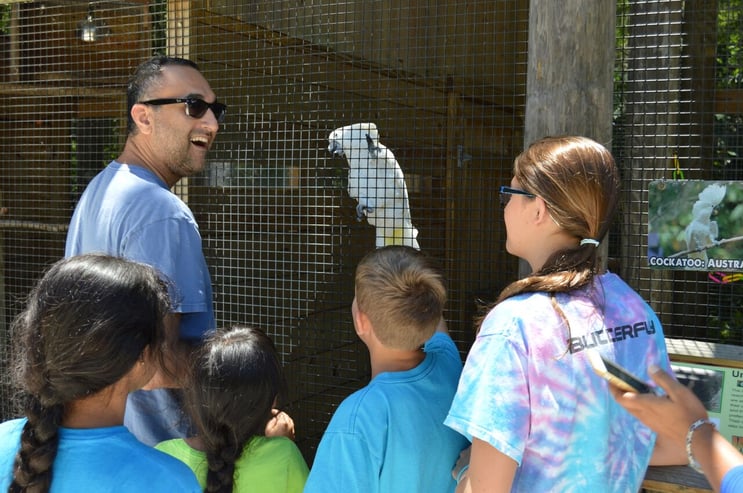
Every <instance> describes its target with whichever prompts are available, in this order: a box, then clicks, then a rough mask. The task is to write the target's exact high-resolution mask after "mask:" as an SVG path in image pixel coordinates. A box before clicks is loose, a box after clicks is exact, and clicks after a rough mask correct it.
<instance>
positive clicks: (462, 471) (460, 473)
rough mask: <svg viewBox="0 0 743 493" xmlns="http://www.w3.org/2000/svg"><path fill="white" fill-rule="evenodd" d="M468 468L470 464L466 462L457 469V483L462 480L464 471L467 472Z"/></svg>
mask: <svg viewBox="0 0 743 493" xmlns="http://www.w3.org/2000/svg"><path fill="white" fill-rule="evenodd" d="M469 468H470V465H469V464H466V465H465V466H464V467H462V468H461V469H460V470H459V473H458V474H457V484H459V482H460V481H462V477H463V476H464V473H466V472H467V469H469Z"/></svg>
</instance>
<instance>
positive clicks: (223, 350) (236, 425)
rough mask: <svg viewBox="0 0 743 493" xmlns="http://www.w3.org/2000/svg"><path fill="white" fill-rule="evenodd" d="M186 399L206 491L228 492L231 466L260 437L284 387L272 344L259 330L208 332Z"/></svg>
mask: <svg viewBox="0 0 743 493" xmlns="http://www.w3.org/2000/svg"><path fill="white" fill-rule="evenodd" d="M191 378H192V381H191V382H190V384H189V385H188V389H187V393H186V396H187V397H186V398H187V405H188V408H189V410H190V415H191V417H192V419H193V421H194V424H195V425H196V428H197V430H198V433H199V437H200V438H201V439H202V442H203V446H204V450H205V452H206V457H207V461H208V463H209V468H208V472H207V476H206V490H205V491H208V492H225V493H231V492H232V489H233V484H234V472H235V462H236V461H237V459H239V458H240V455H241V454H242V452H243V449H244V448H245V446H246V445H247V444H248V442H250V439H251V438H253V437H254V436H257V435H263V434H264V432H265V429H266V424H267V423H268V421H269V420H270V418H271V416H272V415H271V409H272V408H273V407H274V404H275V401H276V399H277V398H278V397H279V396H280V395H282V394H283V392H284V391H285V388H286V384H285V381H284V376H283V371H282V368H281V361H280V360H279V356H278V354H277V352H276V347H275V346H274V344H273V341H271V339H270V338H269V337H268V336H267V335H266V334H265V333H264V332H262V331H261V330H258V329H255V328H251V327H233V328H231V329H226V330H218V331H216V332H214V333H212V334H211V335H210V336H209V337H208V338H207V339H206V340H205V341H204V343H203V345H202V346H201V348H200V349H199V350H198V351H197V354H196V358H195V360H194V365H193V369H192V372H191Z"/></svg>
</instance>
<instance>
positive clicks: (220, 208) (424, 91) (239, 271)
mask: <svg viewBox="0 0 743 493" xmlns="http://www.w3.org/2000/svg"><path fill="white" fill-rule="evenodd" d="M741 8H742V7H741V4H740V2H738V1H733V0H718V1H716V2H703V1H701V0H700V1H691V2H690V1H686V2H682V1H680V0H679V1H662V2H661V1H656V2H653V1H642V2H640V1H636V2H635V1H622V2H618V8H617V57H616V69H615V108H614V110H615V113H614V140H613V152H614V154H615V156H616V157H617V159H618V162H619V163H620V166H621V168H622V172H623V180H624V182H623V184H624V190H625V191H624V194H625V200H624V201H623V206H622V207H623V209H622V215H621V221H620V222H619V223H618V224H617V226H616V227H615V229H614V231H613V233H612V237H611V247H610V257H611V262H610V267H611V268H613V269H615V270H618V271H619V272H620V273H621V274H622V276H623V277H624V278H625V279H626V280H627V281H628V282H629V283H630V284H631V285H633V286H634V287H636V288H637V289H638V290H640V292H641V293H642V294H643V296H645V298H646V299H648V300H649V301H650V302H651V304H652V305H653V307H654V308H655V309H656V311H658V313H659V315H660V317H661V320H662V322H663V323H664V325H665V326H666V327H667V329H666V332H668V333H670V334H676V335H681V336H684V337H694V338H706V339H709V340H716V341H722V340H724V341H728V342H731V341H732V342H734V343H738V340H739V339H740V329H741V323H740V318H741V315H740V312H739V310H740V308H739V307H740V305H741V292H740V291H739V289H740V286H739V284H735V283H726V284H720V283H716V282H714V281H712V280H710V278H709V277H708V276H707V273H704V272H669V271H663V270H654V269H650V268H649V266H648V264H647V261H646V249H647V241H648V240H647V229H646V228H647V226H646V224H647V200H648V199H647V188H648V183H649V181H651V180H654V179H662V178H668V179H671V178H673V176H672V174H671V173H672V171H674V169H675V167H672V163H673V162H674V161H673V156H678V162H679V163H680V164H679V167H680V168H681V169H683V171H684V173H685V174H686V176H687V178H688V177H694V178H699V179H725V180H736V179H738V175H737V168H738V165H739V163H740V158H739V156H740V146H741V136H740V135H741V134H740V132H741V113H742V111H741V104H743V98H742V97H741V75H740V74H741V70H742V69H743V63H742V60H741V51H740V48H739V46H740V45H741V43H740V39H739V37H740V34H739V33H740V32H743V29H742V28H743V26H742V25H741V23H742V22H743V19H741V16H742V15H743V12H741ZM0 12H2V17H1V18H0V20H1V24H0V32H1V33H2V35H1V36H0V41H1V43H2V44H1V45H0V46H1V49H2V57H1V58H0V63H2V64H3V67H2V69H3V70H0V88H2V91H3V93H4V96H5V102H6V105H8V107H7V109H6V111H5V112H4V115H3V117H2V118H1V119H0V125H2V132H0V146H1V147H0V149H2V151H3V155H4V156H5V159H4V161H3V164H2V165H0V166H1V170H2V171H1V172H0V280H1V281H2V282H0V334H2V336H3V337H4V338H5V340H4V344H3V345H2V347H3V349H4V351H5V355H6V356H7V354H8V352H7V348H8V344H7V340H8V337H7V336H8V334H9V331H10V323H11V320H12V319H13V317H14V316H15V315H16V314H17V313H18V311H19V310H20V308H21V307H22V305H23V300H24V297H25V296H26V294H27V293H28V291H29V290H30V288H31V286H32V285H33V283H34V281H35V280H36V279H37V278H38V276H39V275H40V273H41V272H42V271H43V269H44V268H45V267H46V266H47V265H49V264H50V263H52V262H53V261H55V260H56V259H58V258H60V257H61V256H62V255H63V253H64V243H65V236H66V230H67V224H68V222H69V219H70V216H71V214H72V210H73V208H74V206H75V203H76V201H77V199H78V198H79V196H80V194H81V193H82V190H83V189H84V187H85V185H86V184H87V182H88V181H89V180H90V179H91V177H92V176H94V175H95V174H96V173H97V172H98V171H99V170H100V169H102V168H103V167H104V166H106V164H107V163H108V162H109V161H110V160H111V159H113V158H115V157H116V156H117V155H118V153H119V151H120V149H121V146H122V144H123V141H124V139H125V134H126V114H125V113H126V101H125V91H126V82H127V78H128V77H129V76H130V75H131V73H132V72H133V70H134V68H135V67H136V66H137V65H138V64H139V63H140V62H141V61H143V60H144V59H146V58H147V57H149V56H150V55H151V54H153V53H155V52H159V53H167V54H168V55H173V56H182V57H186V58H189V59H191V60H194V61H195V62H196V63H198V65H199V66H200V68H201V70H202V72H203V73H204V75H205V76H206V78H207V80H208V81H209V83H210V85H211V87H212V89H213V90H214V92H215V93H216V94H217V97H218V99H219V100H220V101H221V102H224V103H225V104H227V106H228V113H227V119H226V121H225V123H224V125H222V126H221V128H220V131H219V135H218V137H217V140H216V143H215V145H214V146H213V148H212V149H211V151H210V154H209V161H208V165H207V169H205V170H204V172H203V173H201V174H199V175H197V176H194V177H192V178H189V179H188V180H182V181H181V182H179V183H178V185H177V186H176V187H175V192H176V193H177V194H178V195H179V196H180V197H181V198H182V199H183V200H184V201H185V202H186V203H187V204H188V205H189V207H190V208H191V209H192V210H193V212H194V214H195V216H196V219H197V222H198V224H199V228H200V231H201V235H202V238H203V244H204V249H205V254H206V257H207V261H208V264H209V267H210V270H211V276H212V282H213V285H214V296H215V299H214V303H215V313H216V316H217V323H218V325H219V326H230V325H239V324H248V325H254V326H258V327H260V328H263V329H265V330H266V331H267V332H268V333H269V334H270V335H271V337H272V338H273V339H274V341H275V343H276V345H277V347H278V349H279V351H280V353H281V356H282V359H283V363H284V366H285V370H286V373H287V376H288V379H289V388H290V393H289V396H288V399H287V401H288V402H287V406H288V409H289V412H290V414H291V415H292V417H293V418H294V420H295V421H296V423H297V430H298V439H297V441H298V444H299V445H300V448H301V449H302V451H303V453H304V454H305V456H306V457H307V459H308V462H310V463H311V460H312V457H313V455H314V450H315V447H316V446H317V443H318V441H319V438H320V436H321V435H322V432H323V431H324V429H325V427H326V425H327V423H328V421H329V419H330V416H331V415H332V413H333V410H334V409H335V407H336V406H337V405H338V403H339V402H340V401H341V400H342V399H343V398H344V397H345V396H347V395H348V394H349V393H351V392H352V391H353V390H355V389H357V388H359V387H360V386H362V385H364V383H366V381H368V378H369V363H368V355H367V353H366V350H365V348H364V347H363V344H362V343H361V342H360V341H358V339H357V337H356V335H355V332H354V329H353V324H352V320H351V316H350V305H351V302H352V300H353V274H354V268H355V265H356V263H357V262H358V261H359V260H360V258H361V257H362V256H363V255H364V254H365V253H366V252H368V251H370V250H371V249H373V248H375V247H376V246H377V245H378V241H379V238H378V237H379V232H378V231H377V228H375V226H374V225H372V224H370V221H369V217H370V216H369V215H366V216H364V215H363V214H361V215H359V213H358V209H357V206H358V205H359V202H360V201H359V200H358V197H356V198H354V197H352V195H351V194H350V193H349V192H350V186H352V185H353V179H354V177H353V175H352V173H350V171H351V170H350V167H349V160H348V159H347V158H346V157H344V156H341V155H339V154H337V153H333V152H332V148H329V147H331V142H329V136H330V134H331V133H332V132H333V131H334V130H336V129H339V128H341V127H345V126H348V125H354V124H361V123H363V124H374V126H375V127H376V130H377V140H376V141H375V145H376V146H384V147H385V148H386V149H388V150H389V151H390V152H391V153H393V154H394V159H395V161H396V162H397V165H398V166H399V171H400V173H401V174H402V175H403V176H404V183H405V190H406V193H407V196H408V204H407V205H408V208H409V213H410V221H411V222H412V226H413V227H414V228H415V230H417V234H416V235H415V240H416V241H417V243H418V244H419V246H420V248H421V250H423V251H425V252H426V253H427V254H429V255H431V256H433V257H435V258H436V259H437V260H438V261H439V262H440V264H441V265H442V266H443V267H444V269H445V272H446V274H447V279H448V290H449V302H448V305H447V310H446V317H447V320H448V323H449V329H450V332H451V333H452V336H453V338H454V339H455V341H456V342H457V344H458V345H459V349H460V351H461V353H462V355H463V356H464V355H465V354H466V352H467V350H468V348H469V345H470V344H471V342H472V340H473V337H474V330H473V317H474V316H475V315H476V314H477V311H478V306H479V304H480V302H481V301H482V302H487V301H490V300H493V299H494V298H495V297H496V296H497V294H498V292H499V291H500V290H501V289H502V288H503V287H504V286H505V285H506V284H508V283H509V282H511V281H512V280H514V279H515V278H516V277H517V275H518V269H519V266H518V261H517V259H515V258H513V257H511V256H510V255H508V254H507V253H506V252H505V249H504V247H503V245H504V241H505V230H504V227H503V223H502V220H501V213H500V210H499V207H498V198H497V191H498V186H499V185H501V184H508V183H509V180H510V178H511V167H512V162H513V158H514V157H515V156H516V154H518V152H519V151H520V150H521V149H522V148H523V146H524V114H525V107H526V93H527V91H526V84H527V55H528V35H529V29H530V27H529V2H528V1H526V0H498V1H493V0H473V1H468V2H464V3H462V2H448V1H437V2H393V1H389V0H380V1H367V2H356V1H350V0H336V1H326V0H309V1H308V0H305V1H291V0H288V1H283V2H272V1H259V0H252V1H247V2H246V1H237V0H234V1H230V0H193V1H176V0H171V1H165V0H156V1H152V2H148V1H145V0H130V1H123V0H122V1H119V0H110V1H91V2H78V1H73V0H57V1H53V0H51V1H45V2H22V3H21V2H19V3H14V2H11V3H5V4H3V5H0ZM361 145H362V146H364V145H367V143H366V142H361ZM669 163H671V164H669ZM349 181H351V183H349ZM382 241H384V239H382ZM4 359H5V358H4ZM2 373H3V387H2V392H3V399H2V402H3V403H4V404H3V405H2V406H3V407H2V409H0V411H1V414H2V415H3V417H5V418H7V417H10V416H12V415H13V413H14V410H13V409H12V400H11V399H7V398H5V396H9V395H11V389H10V386H9V373H10V372H9V366H8V364H7V363H6V364H5V366H4V368H3V372H2Z"/></svg>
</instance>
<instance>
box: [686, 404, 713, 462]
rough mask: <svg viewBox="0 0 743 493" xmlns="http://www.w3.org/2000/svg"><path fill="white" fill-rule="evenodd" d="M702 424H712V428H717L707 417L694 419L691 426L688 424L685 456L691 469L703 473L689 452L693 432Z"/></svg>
mask: <svg viewBox="0 0 743 493" xmlns="http://www.w3.org/2000/svg"><path fill="white" fill-rule="evenodd" d="M704 425H712V427H713V428H715V429H717V426H716V425H715V423H714V421H712V420H710V419H709V418H702V419H698V420H696V421H694V422H693V423H692V424H691V426H689V431H688V432H687V433H686V457H687V458H688V459H689V465H690V466H691V467H692V469H694V470H695V471H697V472H699V473H702V474H704V473H703V471H702V466H700V465H699V462H697V460H696V459H695V458H694V454H693V453H692V452H691V441H692V439H693V438H694V432H695V431H697V429H698V428H699V427H700V426H704Z"/></svg>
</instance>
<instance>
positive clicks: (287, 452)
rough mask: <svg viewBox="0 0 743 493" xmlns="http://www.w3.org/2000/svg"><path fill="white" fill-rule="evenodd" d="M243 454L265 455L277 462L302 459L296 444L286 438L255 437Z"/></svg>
mask: <svg viewBox="0 0 743 493" xmlns="http://www.w3.org/2000/svg"><path fill="white" fill-rule="evenodd" d="M245 452H246V453H248V454H250V453H254V452H255V453H261V454H266V455H270V456H271V457H272V458H276V459H278V460H282V459H283V460H289V459H295V458H297V457H302V453H301V452H300V451H299V447H297V444H296V443H294V441H292V440H291V439H290V438H287V437H266V436H257V437H255V438H253V439H252V440H251V442H250V443H249V444H248V445H247V446H246V447H245ZM303 460H304V459H303Z"/></svg>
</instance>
